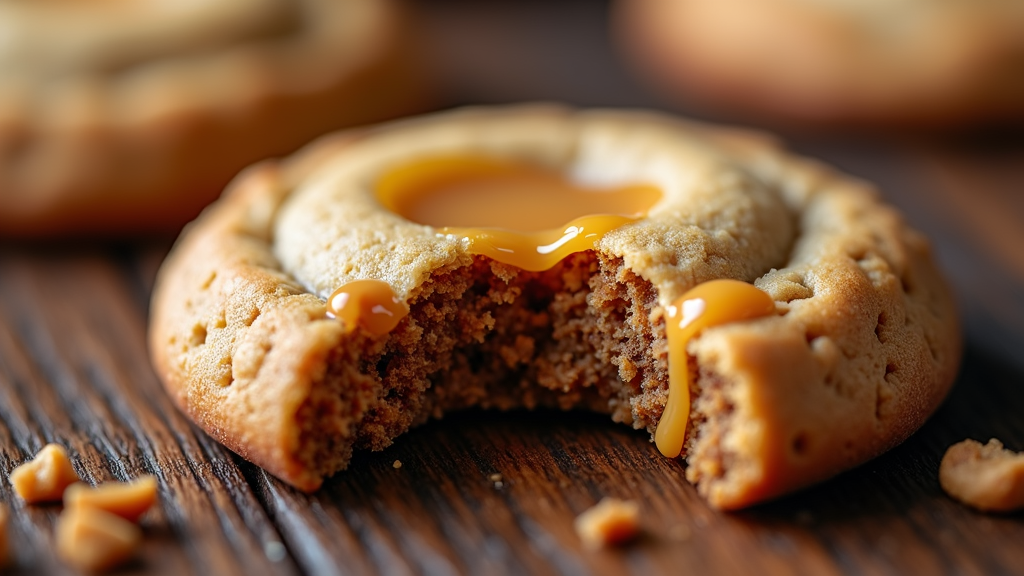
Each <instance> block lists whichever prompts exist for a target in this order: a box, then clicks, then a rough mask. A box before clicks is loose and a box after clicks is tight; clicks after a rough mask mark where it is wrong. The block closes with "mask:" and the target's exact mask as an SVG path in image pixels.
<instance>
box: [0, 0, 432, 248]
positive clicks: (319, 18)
mask: <svg viewBox="0 0 1024 576" xmlns="http://www.w3.org/2000/svg"><path fill="white" fill-rule="evenodd" d="M144 8H145V9H144ZM0 28H4V29H5V30H7V29H8V28H10V30H7V31H8V32H11V34H9V35H7V36H5V38H8V39H9V40H10V41H9V42H7V43H6V44H5V46H3V47H0V203H2V204H3V205H4V210H3V211H0V235H5V236H10V235H14V236H42V235H51V234H68V233H81V232H89V233H102V234H116V233H124V232H140V231H146V232H150V231H153V230H155V229H156V230H175V229H177V228H178V227H180V226H181V225H182V224H183V223H185V222H187V221H188V220H189V219H190V218H192V217H194V216H195V214H196V213H198V211H199V210H200V209H201V208H202V206H204V205H205V204H206V203H208V202H209V201H211V200H212V199H214V198H215V197H216V196H217V194H219V193H220V191H221V190H222V189H223V187H224V185H225V184H226V183H227V182H228V181H229V179H230V178H232V177H233V176H234V175H235V174H236V173H237V172H238V171H239V170H240V169H242V168H243V167H245V166H246V165H248V164H250V163H252V162H253V161H256V160H260V159H263V158H266V157H268V156H274V155H280V154H286V153H290V152H291V151H293V150H294V149H296V148H297V147H299V146H300V145H302V144H304V143H306V142H307V141H308V140H309V139H310V138H312V137H315V136H317V135H320V134H323V133H325V132H327V131H330V130H334V129H337V128H340V127H343V126H350V125H353V124H357V123H361V122H369V121H379V120H381V119H385V118H388V117H393V116H394V115H397V114H401V113H406V112H409V111H411V110H412V109H413V108H414V107H416V106H418V105H419V101H420V99H421V98H422V96H421V94H422V89H421V86H420V85H421V84H422V82H421V78H420V77H419V71H418V70H416V67H415V64H414V62H413V60H414V59H413V58H412V54H411V49H410V46H409V44H410V37H411V35H410V34H409V33H408V30H407V26H406V24H405V22H404V17H403V16H402V15H401V14H400V13H399V12H398V11H397V10H396V4H395V2H391V1H378V0H346V1H335V0H302V1H300V2H284V1H281V0H259V1H257V2H255V3H254V2H240V1H238V0H218V1H217V2H189V3H173V2H172V3H158V4H132V5H130V6H129V5H127V4H121V3H109V4H108V3H88V5H85V4H83V5H81V6H78V5H75V6H71V5H68V6H64V5H61V6H60V9H59V10H57V9H54V6H51V5H49V4H39V3H31V2H30V3H23V2H4V3H2V4H0ZM0 35H3V34H2V33H0Z"/></svg>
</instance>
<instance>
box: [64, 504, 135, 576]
mask: <svg viewBox="0 0 1024 576" xmlns="http://www.w3.org/2000/svg"><path fill="white" fill-rule="evenodd" d="M55 538H56V543H57V555H58V556H60V557H61V559H63V560H64V561H65V562H67V563H68V564H70V565H72V566H74V567H75V568H78V569H79V570H81V571H83V572H99V571H102V570H108V569H110V568H113V567H115V566H118V565H120V564H123V563H124V562H126V561H127V560H129V559H130V558H131V557H132V556H134V555H135V550H136V549H137V548H138V547H139V543H140V542H141V541H142V531H141V530H139V527H138V526H136V525H135V524H133V523H132V522H130V521H128V520H125V519H124V518H121V517H120V516H118V515H116V514H111V513H110V512H105V511H103V510H100V509H99V508H90V507H88V506H81V507H77V508H69V509H66V510H64V512H62V513H61V515H60V516H59V517H58V518H57V526H56V537H55Z"/></svg>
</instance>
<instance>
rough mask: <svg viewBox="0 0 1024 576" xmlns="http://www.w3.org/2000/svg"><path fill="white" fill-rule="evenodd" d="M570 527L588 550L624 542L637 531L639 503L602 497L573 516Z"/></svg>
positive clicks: (638, 529) (631, 537)
mask: <svg viewBox="0 0 1024 576" xmlns="http://www.w3.org/2000/svg"><path fill="white" fill-rule="evenodd" d="M573 526H574V527H575V528H576V534H577V535H578V536H579V537H580V540H581V541H582V542H583V545H584V546H585V547H586V548H589V549H591V550H597V549H600V548H606V547H610V546H617V545H620V544H624V543H626V542H628V541H630V540H632V539H633V538H635V537H636V535H637V534H638V533H639V532H640V506H639V505H637V503H636V502H634V501H632V500H619V499H617V498H604V499H602V500H601V502H600V503H598V504H597V505H596V506H594V507H592V508H590V509H589V510H587V511H586V512H584V513H583V514H580V515H579V516H577V517H576V521H575V522H574V523H573Z"/></svg>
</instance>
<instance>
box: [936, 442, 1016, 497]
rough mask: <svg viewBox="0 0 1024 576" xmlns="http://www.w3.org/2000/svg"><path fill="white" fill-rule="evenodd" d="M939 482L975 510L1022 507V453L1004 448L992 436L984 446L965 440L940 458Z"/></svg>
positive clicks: (951, 447)
mask: <svg viewBox="0 0 1024 576" xmlns="http://www.w3.org/2000/svg"><path fill="white" fill-rule="evenodd" d="M939 484H941V485H942V489H943V490H945V491H946V493H947V494H949V495H950V496H951V497H953V498H954V499H956V500H959V501H960V502H963V503H964V504H967V505H969V506H973V507H974V508H977V509H978V510H983V511H986V512H1010V511H1013V510H1017V509H1020V508H1024V453H1018V452H1013V451H1011V450H1007V449H1006V448H1003V443H1002V442H1000V441H999V440H996V439H995V438H992V439H991V440H989V441H988V444H985V445H984V446H982V444H981V443H980V442H977V441H975V440H970V439H968V440H964V441H963V442H960V443H958V444H954V445H952V446H950V447H949V449H948V450H946V455H945V456H943V457H942V463H941V464H940V465H939Z"/></svg>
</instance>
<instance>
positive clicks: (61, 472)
mask: <svg viewBox="0 0 1024 576" xmlns="http://www.w3.org/2000/svg"><path fill="white" fill-rule="evenodd" d="M78 481H79V478H78V474H77V473H75V469H74V468H72V467H71V461H70V460H68V454H67V452H65V451H64V449H63V448H61V447H60V446H58V445H56V444H47V445H46V446H44V447H43V449H42V450H40V451H39V453H38V454H36V457H35V458H33V459H32V460H30V461H28V462H25V463H24V464H22V465H21V466H18V467H17V468H15V469H14V470H13V471H12V472H11V485H12V486H14V491H15V492H17V493H18V496H21V497H22V498H23V499H24V500H25V502H28V503H29V504H33V503H36V502H51V501H55V500H60V499H61V497H62V496H63V495H64V489H65V488H67V487H68V486H70V485H71V484H74V483H75V482H78Z"/></svg>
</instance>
